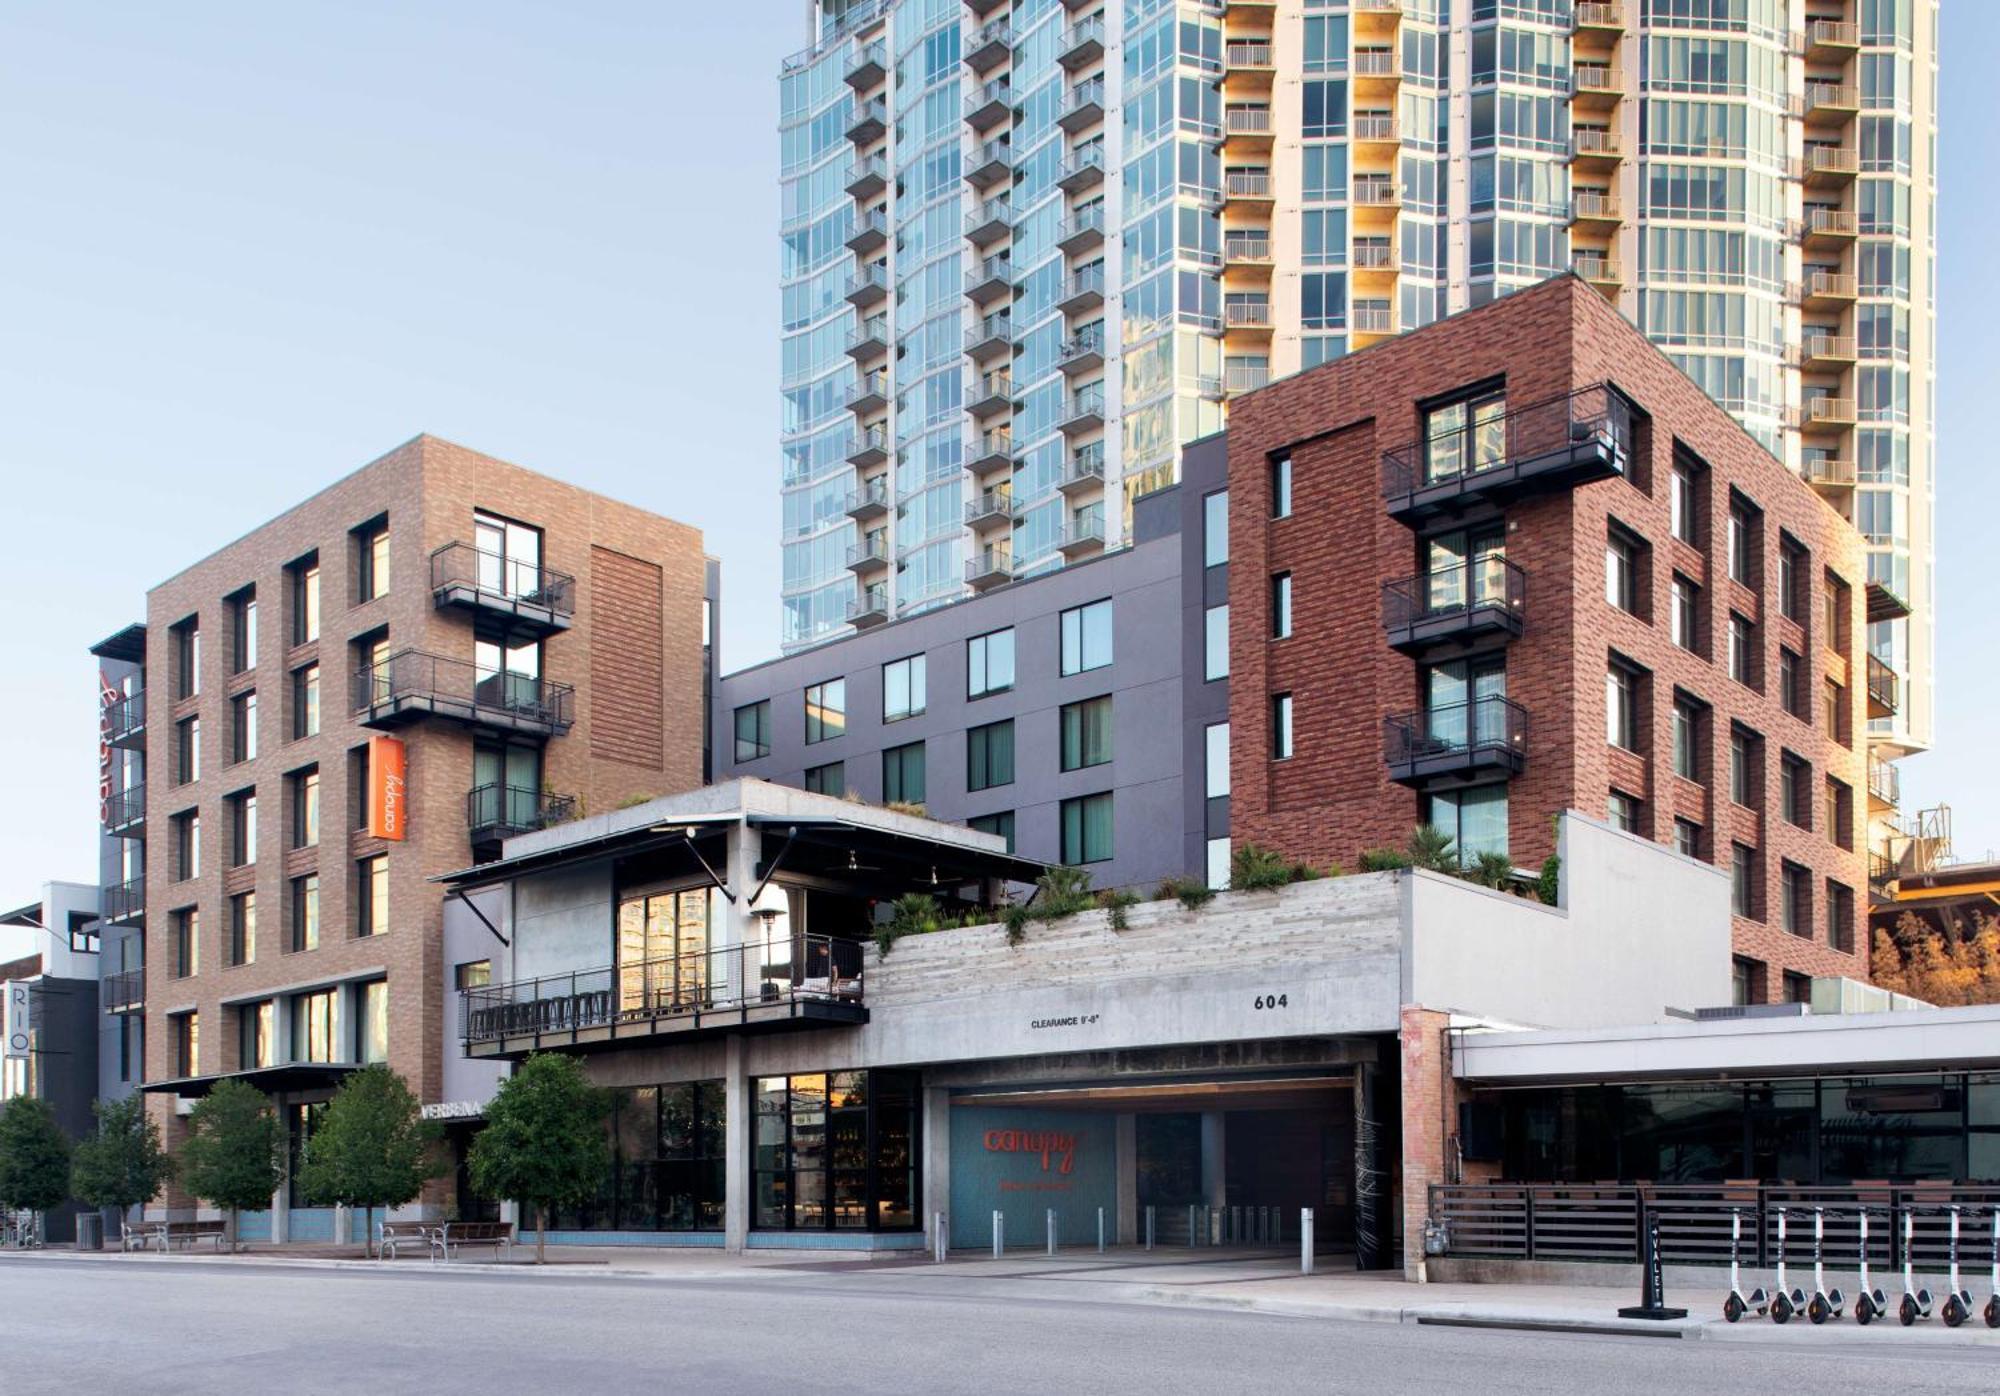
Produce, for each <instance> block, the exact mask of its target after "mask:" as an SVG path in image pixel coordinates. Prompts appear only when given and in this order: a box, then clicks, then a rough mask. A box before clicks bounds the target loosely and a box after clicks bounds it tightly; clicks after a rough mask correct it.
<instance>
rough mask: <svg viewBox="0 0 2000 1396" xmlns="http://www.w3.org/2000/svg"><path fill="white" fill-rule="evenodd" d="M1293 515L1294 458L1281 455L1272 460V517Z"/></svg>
mask: <svg viewBox="0 0 2000 1396" xmlns="http://www.w3.org/2000/svg"><path fill="white" fill-rule="evenodd" d="M1291 516H1292V458H1291V457H1290V456H1279V457H1277V458H1276V459H1275V460H1273V461H1272V462H1271V517H1272V518H1274V519H1288V518H1290V517H1291Z"/></svg>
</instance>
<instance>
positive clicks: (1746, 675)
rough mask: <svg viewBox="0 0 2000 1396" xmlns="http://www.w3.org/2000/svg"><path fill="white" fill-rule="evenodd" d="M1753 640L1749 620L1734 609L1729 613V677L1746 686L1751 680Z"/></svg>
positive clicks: (1753, 654)
mask: <svg viewBox="0 0 2000 1396" xmlns="http://www.w3.org/2000/svg"><path fill="white" fill-rule="evenodd" d="M1755 652H1756V650H1755V642H1754V641H1753V640H1752V638H1751V631H1750V622H1749V621H1748V620H1747V619H1746V618H1744V617H1743V616H1739V615H1737V614H1736V613H1735V612H1734V611H1732V612H1730V614H1729V677H1730V678H1732V679H1734V680H1736V682H1738V683H1740V684H1743V685H1744V686H1746V687H1749V686H1751V685H1752V682H1753V671H1754V666H1753V663H1752V661H1753V658H1754V656H1755Z"/></svg>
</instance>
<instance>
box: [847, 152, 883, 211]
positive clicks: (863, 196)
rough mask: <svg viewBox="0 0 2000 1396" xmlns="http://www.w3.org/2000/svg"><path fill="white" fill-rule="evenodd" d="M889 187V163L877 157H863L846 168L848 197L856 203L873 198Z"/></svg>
mask: <svg viewBox="0 0 2000 1396" xmlns="http://www.w3.org/2000/svg"><path fill="white" fill-rule="evenodd" d="M888 187H889V162H888V161H887V160H884V159H883V158H882V157H881V156H879V155H864V156H862V157H861V158H860V159H858V160H856V161H855V162H854V163H853V164H852V165H849V166H848V167H847V193H848V197H850V198H852V199H854V200H855V201H856V202H857V203H858V202H862V201H865V200H868V199H872V198H874V197H875V196H876V195H877V194H879V193H881V192H882V191H883V190H884V189H887V188H888Z"/></svg>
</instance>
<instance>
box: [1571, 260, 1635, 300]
mask: <svg viewBox="0 0 2000 1396" xmlns="http://www.w3.org/2000/svg"><path fill="white" fill-rule="evenodd" d="M1569 264H1570V267H1571V269H1572V270H1574V271H1575V272H1576V274H1577V275H1578V276H1580V277H1582V278H1583V279H1584V280H1585V281H1588V282H1589V283H1590V284H1591V285H1593V286H1595V287H1596V288H1597V289H1598V290H1600V291H1602V292H1603V293H1604V294H1605V295H1607V296H1615V295H1617V293H1618V288H1619V287H1620V286H1621V285H1623V284H1624V278H1623V277H1621V276H1620V275H1619V274H1618V263H1617V262H1615V261H1613V260H1612V259H1611V258H1609V257H1607V256H1605V255H1604V254H1603V253H1602V252H1576V253H1572V254H1571V255H1570V259H1569Z"/></svg>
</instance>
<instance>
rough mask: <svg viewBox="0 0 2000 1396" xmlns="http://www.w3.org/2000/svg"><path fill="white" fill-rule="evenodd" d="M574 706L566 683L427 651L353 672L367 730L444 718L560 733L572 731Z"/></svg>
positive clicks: (357, 711) (528, 732)
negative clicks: (498, 669)
mask: <svg viewBox="0 0 2000 1396" xmlns="http://www.w3.org/2000/svg"><path fill="white" fill-rule="evenodd" d="M575 706H576V690H575V689H573V688H571V687H570V686H569V685H568V684H566V683H557V682H556V681H555V680H553V679H545V678H540V677H537V676H535V675H531V674H516V673H510V672H508V671H505V670H502V671H500V672H497V673H496V672H494V671H493V670H491V669H485V668H481V667H480V666H478V665H476V664H474V663H472V662H471V661H470V660H464V659H451V658H448V657H446V656H444V655H441V654H426V653H425V652H424V651H422V650H414V649H410V650H399V651H397V652H396V653H395V654H392V655H390V656H389V657H388V658H387V659H385V660H383V661H382V662H381V663H380V664H375V665H366V666H363V667H362V668H360V669H358V670H356V672H355V674H354V686H353V708H354V715H355V720H356V721H357V722H359V723H361V724H362V725H363V726H365V727H381V728H388V727H401V726H404V725H406V724H408V723H412V722H417V721H421V720H422V719H424V718H427V717H440V718H448V719H451V720H453V721H456V722H464V723H468V724H470V725H471V726H474V727H479V728H486V729H490V730H493V731H497V732H517V733H520V734H522V735H523V736H533V737H556V736H561V735H562V734H563V733H565V732H567V731H569V729H570V725H571V723H572V722H574V721H575V716H574V714H575Z"/></svg>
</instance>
